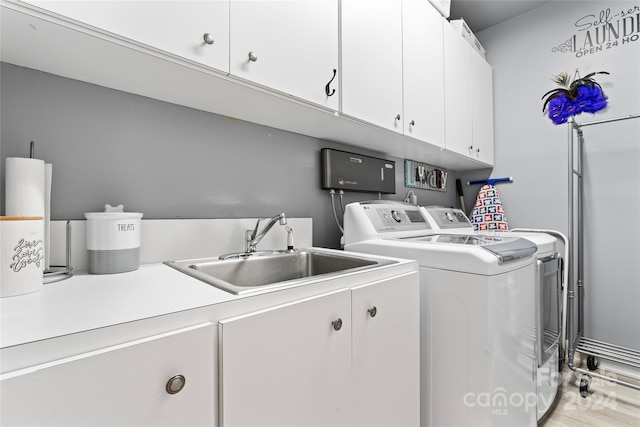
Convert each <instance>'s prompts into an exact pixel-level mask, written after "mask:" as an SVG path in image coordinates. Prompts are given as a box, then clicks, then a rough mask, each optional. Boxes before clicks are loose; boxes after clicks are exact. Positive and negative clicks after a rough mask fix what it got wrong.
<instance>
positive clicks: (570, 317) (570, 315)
mask: <svg viewBox="0 0 640 427" xmlns="http://www.w3.org/2000/svg"><path fill="white" fill-rule="evenodd" d="M574 126H575V123H574V120H573V117H571V118H569V126H568V130H569V134H568V141H569V143H568V144H567V146H568V153H567V158H568V163H569V167H568V168H567V171H568V174H567V178H568V182H567V184H568V187H569V188H568V206H567V211H568V218H567V220H568V226H567V234H568V239H569V257H568V259H567V264H568V265H567V270H568V272H567V277H568V280H567V283H566V285H565V286H567V311H566V313H565V317H566V319H565V324H566V328H567V329H566V334H567V343H566V344H565V348H566V349H567V359H568V362H569V365H570V366H571V365H572V364H573V353H574V349H575V342H574V339H575V338H574V335H575V333H574V331H573V328H574V326H573V325H574V311H575V300H574V298H575V288H574V284H573V280H574V277H575V274H574V268H575V267H574V266H575V259H574V258H575V255H574V253H575V250H574V248H573V244H574V243H575V232H574V230H573V224H574V218H573V215H574V214H573V204H574V200H573V180H574V177H573V175H574V165H573V163H574V161H573V147H574V141H573V132H574Z"/></svg>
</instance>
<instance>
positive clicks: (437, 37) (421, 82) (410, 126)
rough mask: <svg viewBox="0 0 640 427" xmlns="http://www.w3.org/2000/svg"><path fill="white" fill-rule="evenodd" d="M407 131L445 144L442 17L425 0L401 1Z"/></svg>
mask: <svg viewBox="0 0 640 427" xmlns="http://www.w3.org/2000/svg"><path fill="white" fill-rule="evenodd" d="M402 21H403V24H402V31H403V36H402V43H403V85H404V120H403V122H404V134H405V135H407V136H411V137H414V138H417V139H419V140H421V141H426V142H428V143H430V144H434V145H437V146H439V147H444V86H443V83H444V64H443V61H444V58H443V50H442V49H443V46H442V43H443V41H442V26H443V21H444V20H443V18H442V16H441V15H440V13H439V12H438V11H437V10H436V9H435V8H434V7H433V6H432V5H431V4H430V3H429V2H426V1H424V0H404V1H403V2H402Z"/></svg>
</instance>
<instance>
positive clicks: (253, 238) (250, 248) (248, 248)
mask: <svg viewBox="0 0 640 427" xmlns="http://www.w3.org/2000/svg"><path fill="white" fill-rule="evenodd" d="M260 221H261V220H260V219H259V220H258V222H257V223H256V227H255V228H254V229H253V230H247V231H246V232H245V252H255V251H256V246H257V245H258V243H260V240H262V238H263V237H264V236H265V234H267V233H268V232H269V230H271V227H273V226H274V225H275V224H276V222H278V221H279V222H280V225H287V217H286V216H285V214H284V213H281V214H278V215H276V216H274V217H273V218H271V219H270V220H269V222H268V223H267V225H265V226H264V228H263V229H262V230H261V231H260V232H258V227H259V226H260Z"/></svg>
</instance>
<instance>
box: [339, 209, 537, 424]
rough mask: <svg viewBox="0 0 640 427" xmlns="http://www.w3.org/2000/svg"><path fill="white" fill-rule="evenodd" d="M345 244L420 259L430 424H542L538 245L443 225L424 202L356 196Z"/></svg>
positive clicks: (424, 405)
mask: <svg viewBox="0 0 640 427" xmlns="http://www.w3.org/2000/svg"><path fill="white" fill-rule="evenodd" d="M344 238H345V250H349V251H356V252H362V253H369V254H378V255H387V256H393V257H398V258H406V259H414V260H417V261H418V264H419V271H420V309H421V313H420V336H421V342H420V349H421V381H420V383H421V384H420V390H421V397H420V398H421V415H420V420H421V425H422V426H445V425H448V426H452V425H457V426H474V425H484V426H487V425H491V426H533V425H536V418H537V417H536V402H535V395H536V389H535V383H534V379H535V374H536V369H535V368H536V365H537V363H536V358H535V357H536V352H535V346H536V337H535V328H536V326H535V320H536V317H535V312H534V306H533V304H531V301H533V299H534V297H535V286H534V284H535V260H536V258H535V252H536V246H535V245H534V244H533V243H531V242H530V241H528V240H526V239H522V238H518V237H511V236H503V235H499V236H483V235H480V234H477V233H468V234H466V235H463V234H458V235H453V234H446V233H438V231H437V230H434V229H433V227H432V226H431V225H430V223H429V221H428V219H427V216H426V214H425V213H424V212H423V210H422V209H420V208H419V207H418V206H414V205H410V204H403V203H399V202H388V201H375V202H360V203H351V204H349V205H347V206H346V210H345V216H344Z"/></svg>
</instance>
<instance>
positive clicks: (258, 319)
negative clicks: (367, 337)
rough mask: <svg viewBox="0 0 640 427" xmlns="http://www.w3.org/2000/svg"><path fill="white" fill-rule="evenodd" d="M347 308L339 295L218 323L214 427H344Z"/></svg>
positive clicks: (347, 412) (347, 379)
mask: <svg viewBox="0 0 640 427" xmlns="http://www.w3.org/2000/svg"><path fill="white" fill-rule="evenodd" d="M350 305H351V298H350V291H349V290H342V291H338V292H334V293H330V294H324V295H321V296H318V297H314V298H310V299H307V300H303V301H300V302H295V303H292V304H287V305H283V306H279V307H276V308H273V309H269V310H265V311H260V312H256V313H251V314H248V315H246V316H241V317H236V318H233V319H228V320H225V321H222V322H220V325H219V339H220V376H221V393H220V396H221V406H220V408H221V425H222V426H224V427H231V426H242V427H247V426H298V427H301V426H346V425H350V423H351V418H350V412H351V405H352V401H351V373H350V369H351V321H350V313H351V306H350ZM337 319H341V325H340V326H341V327H340V328H338V324H337V323H333V322H336V321H337ZM334 325H336V326H335V327H334ZM336 329H338V330H336Z"/></svg>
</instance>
